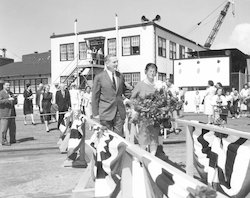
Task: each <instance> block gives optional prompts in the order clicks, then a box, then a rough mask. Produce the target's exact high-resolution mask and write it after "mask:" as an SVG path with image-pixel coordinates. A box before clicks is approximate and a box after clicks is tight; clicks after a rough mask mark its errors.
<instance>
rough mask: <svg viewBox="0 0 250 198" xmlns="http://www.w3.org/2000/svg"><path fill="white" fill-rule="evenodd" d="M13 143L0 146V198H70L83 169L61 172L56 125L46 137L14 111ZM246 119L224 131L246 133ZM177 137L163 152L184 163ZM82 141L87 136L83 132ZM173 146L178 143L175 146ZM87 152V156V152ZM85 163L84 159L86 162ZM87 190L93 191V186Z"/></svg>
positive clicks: (180, 139) (172, 137) (197, 117)
mask: <svg viewBox="0 0 250 198" xmlns="http://www.w3.org/2000/svg"><path fill="white" fill-rule="evenodd" d="M183 119H186V120H199V121H203V122H205V121H206V117H205V116H204V115H202V114H184V117H183ZM16 120H17V121H16V123H17V140H20V141H21V143H18V144H13V145H11V146H9V147H7V146H2V145H1V146H0V170H1V171H0V189H1V190H0V197H1V198H7V197H11V198H38V197H39V198H53V197H55V198H59V197H61V198H66V197H71V192H72V190H73V189H74V188H75V186H76V184H77V183H78V181H79V179H80V178H81V176H82V174H83V172H84V170H85V169H76V168H64V167H62V164H63V162H64V161H65V160H66V158H67V156H66V154H61V153H60V151H59V149H58V145H57V141H58V140H59V136H60V132H59V131H58V130H57V129H56V126H57V125H56V123H51V124H50V126H49V127H50V129H51V131H50V133H47V132H46V130H45V126H44V124H41V123H39V117H38V116H36V117H35V121H36V123H37V125H35V126H34V125H32V124H31V120H30V117H28V119H27V120H28V121H27V125H24V124H23V117H22V110H19V109H18V110H17V119H16ZM249 126H250V118H240V119H236V120H232V119H231V118H229V119H228V125H227V127H228V128H233V129H238V130H242V131H246V132H249V131H250V130H249V128H250V127H249ZM180 128H181V129H182V132H181V133H180V134H179V135H175V134H170V135H169V137H168V139H166V140H165V144H164V152H165V153H166V154H167V155H168V156H169V159H170V160H172V161H174V162H177V163H180V162H181V163H185V155H186V149H185V141H184V140H185V132H184V128H183V126H180ZM86 136H87V137H86V139H89V137H90V136H91V132H89V131H87V133H86ZM176 142H182V143H178V144H176ZM88 149H89V148H87V153H89V154H90V150H88ZM87 160H88V159H87ZM88 186H90V187H93V182H90V183H89V184H88Z"/></svg>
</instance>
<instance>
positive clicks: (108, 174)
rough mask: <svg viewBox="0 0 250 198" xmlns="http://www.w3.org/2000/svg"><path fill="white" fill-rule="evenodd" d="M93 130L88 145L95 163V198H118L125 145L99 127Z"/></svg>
mask: <svg viewBox="0 0 250 198" xmlns="http://www.w3.org/2000/svg"><path fill="white" fill-rule="evenodd" d="M93 130H94V134H93V135H92V137H91V139H90V142H91V143H90V145H91V147H92V149H93V153H94V161H95V165H94V175H95V189H96V190H95V197H110V198H115V197H119V196H120V195H121V191H120V181H121V172H122V164H123V156H124V155H123V154H124V153H125V151H126V146H127V145H126V144H125V143H124V142H122V141H121V140H120V139H118V138H117V137H114V136H112V135H111V134H110V133H108V131H106V130H103V129H102V128H100V127H97V126H94V127H93Z"/></svg>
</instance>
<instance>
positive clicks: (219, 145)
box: [193, 127, 250, 198]
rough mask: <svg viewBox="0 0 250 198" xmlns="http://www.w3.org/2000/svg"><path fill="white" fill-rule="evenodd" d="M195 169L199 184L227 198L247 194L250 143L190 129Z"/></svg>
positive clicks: (249, 170) (249, 189)
mask: <svg viewBox="0 0 250 198" xmlns="http://www.w3.org/2000/svg"><path fill="white" fill-rule="evenodd" d="M193 141H194V159H195V162H194V165H195V167H196V169H197V171H198V172H199V174H200V176H201V178H202V180H204V181H205V182H207V183H208V184H210V185H212V186H213V187H214V188H215V189H217V190H219V191H221V192H224V193H225V194H227V195H228V196H236V197H240V198H242V197H245V196H246V195H247V194H248V193H249V192H250V188H249V187H250V167H249V160H250V141H249V140H247V139H244V138H240V137H237V136H233V135H228V136H227V135H221V134H220V133H216V132H214V131H208V130H205V129H201V128H194V127H193Z"/></svg>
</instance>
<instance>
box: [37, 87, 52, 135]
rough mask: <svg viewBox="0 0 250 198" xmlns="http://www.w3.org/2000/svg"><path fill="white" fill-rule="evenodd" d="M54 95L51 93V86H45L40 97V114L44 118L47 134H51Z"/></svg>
mask: <svg viewBox="0 0 250 198" xmlns="http://www.w3.org/2000/svg"><path fill="white" fill-rule="evenodd" d="M52 99H53V94H52V93H51V92H50V86H49V85H45V86H44V90H43V93H42V94H41V96H40V107H42V108H41V109H40V113H41V114H42V115H43V114H44V115H43V116H44V123H45V127H46V131H47V133H49V131H50V130H49V121H50V120H51V105H52Z"/></svg>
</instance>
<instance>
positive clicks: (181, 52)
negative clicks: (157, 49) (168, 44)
mask: <svg viewBox="0 0 250 198" xmlns="http://www.w3.org/2000/svg"><path fill="white" fill-rule="evenodd" d="M179 58H185V47H184V46H183V45H180V48H179Z"/></svg>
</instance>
